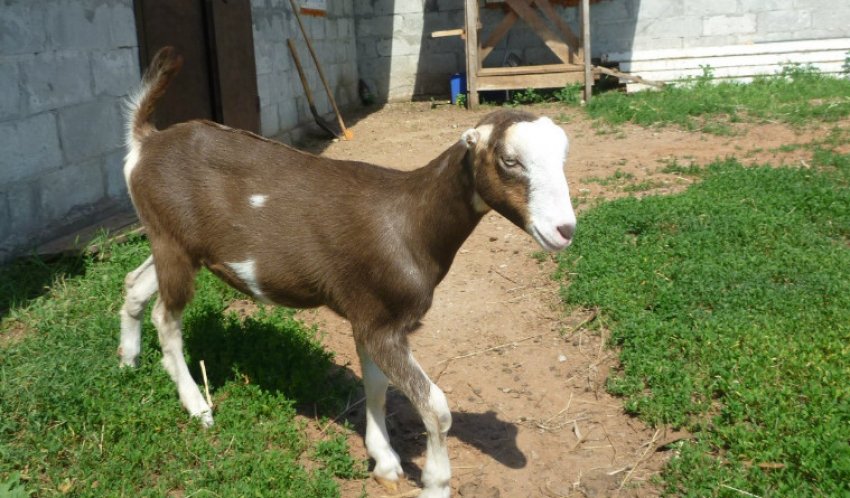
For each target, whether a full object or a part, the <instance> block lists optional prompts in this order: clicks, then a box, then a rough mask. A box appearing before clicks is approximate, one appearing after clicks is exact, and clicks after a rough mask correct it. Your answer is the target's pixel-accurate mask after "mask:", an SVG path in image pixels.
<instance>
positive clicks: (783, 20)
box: [758, 10, 812, 33]
mask: <svg viewBox="0 0 850 498" xmlns="http://www.w3.org/2000/svg"><path fill="white" fill-rule="evenodd" d="M811 25H812V14H811V12H810V11H808V10H777V11H772V12H762V13H759V14H758V30H759V32H762V33H775V32H784V33H790V32H792V31H797V30H802V29H806V28H809V27H810V26H811Z"/></svg>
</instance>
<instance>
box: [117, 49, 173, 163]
mask: <svg viewBox="0 0 850 498" xmlns="http://www.w3.org/2000/svg"><path fill="white" fill-rule="evenodd" d="M182 66H183V58H182V57H180V56H179V55H175V54H174V48H173V47H163V48H161V49H160V50H159V52H157V53H156V55H154V56H153V60H152V61H151V63H150V65H149V66H148V69H147V71H145V75H144V77H143V78H142V84H141V87H140V88H139V90H138V91H137V92H136V93H135V94H134V95H133V96H132V97H130V102H129V106H128V107H129V109H128V113H127V146H128V147H129V148H130V149H131V150H132V149H133V148H135V147H136V146H137V145H138V144H139V142H140V141H141V140H142V139H143V138H144V137H146V136H147V135H149V134H150V133H151V132H153V131H154V130H155V129H156V128H154V125H153V123H151V122H150V120H151V116H152V115H153V109H154V104H156V102H157V101H158V100H159V99H160V97H162V95H163V94H164V93H165V89H166V88H167V87H168V84H169V83H170V82H171V79H172V78H174V75H176V74H177V71H179V70H180V67H182Z"/></svg>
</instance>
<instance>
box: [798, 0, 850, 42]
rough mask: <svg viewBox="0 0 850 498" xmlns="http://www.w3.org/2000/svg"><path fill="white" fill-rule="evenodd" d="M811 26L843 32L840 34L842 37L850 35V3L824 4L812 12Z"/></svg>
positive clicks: (837, 32) (836, 32)
mask: <svg viewBox="0 0 850 498" xmlns="http://www.w3.org/2000/svg"><path fill="white" fill-rule="evenodd" d="M811 27H812V28H814V29H823V30H829V31H831V32H834V33H835V34H836V35H838V34H839V33H841V35H839V36H842V37H847V36H850V5H848V4H847V3H840V4H839V5H838V6H835V5H830V6H829V7H827V6H825V5H824V6H822V7H821V8H820V9H818V10H815V11H814V12H812V23H811ZM798 29H805V28H798Z"/></svg>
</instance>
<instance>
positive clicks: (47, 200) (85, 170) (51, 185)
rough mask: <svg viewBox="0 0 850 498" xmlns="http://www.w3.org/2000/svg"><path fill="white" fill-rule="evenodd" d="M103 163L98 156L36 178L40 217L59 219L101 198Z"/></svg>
mask: <svg viewBox="0 0 850 498" xmlns="http://www.w3.org/2000/svg"><path fill="white" fill-rule="evenodd" d="M102 162H103V159H102V158H100V157H98V158H95V159H92V160H89V161H84V162H79V163H76V164H72V165H69V166H66V167H64V168H62V169H60V170H57V171H54V172H52V173H48V174H46V175H44V176H42V177H41V178H40V179H39V180H40V185H41V211H42V216H43V218H44V219H46V220H51V221H52V220H59V219H60V218H64V217H66V216H67V215H68V214H69V213H70V212H71V210H72V209H74V208H79V207H82V206H86V205H89V204H93V203H95V202H97V201H99V200H101V199H103V198H104V196H105V192H104V188H103V184H104V180H103V177H102V169H101V164H102Z"/></svg>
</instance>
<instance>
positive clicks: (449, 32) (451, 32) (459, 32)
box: [431, 28, 466, 38]
mask: <svg viewBox="0 0 850 498" xmlns="http://www.w3.org/2000/svg"><path fill="white" fill-rule="evenodd" d="M465 32H466V31H464V29H463V28H458V29H444V30H442V31H431V38H444V37H447V36H463V34H464V33H465Z"/></svg>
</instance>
